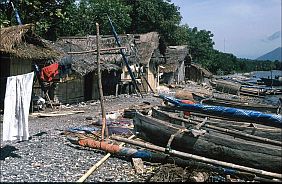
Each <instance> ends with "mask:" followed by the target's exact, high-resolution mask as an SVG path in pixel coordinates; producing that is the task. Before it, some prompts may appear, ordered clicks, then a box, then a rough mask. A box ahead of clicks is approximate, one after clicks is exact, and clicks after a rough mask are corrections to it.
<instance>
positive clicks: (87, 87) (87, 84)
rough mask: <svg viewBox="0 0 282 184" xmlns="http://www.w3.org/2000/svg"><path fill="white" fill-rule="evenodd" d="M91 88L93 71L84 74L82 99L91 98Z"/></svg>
mask: <svg viewBox="0 0 282 184" xmlns="http://www.w3.org/2000/svg"><path fill="white" fill-rule="evenodd" d="M92 89H93V72H89V73H88V74H86V75H85V76H84V100H85V101H88V100H92Z"/></svg>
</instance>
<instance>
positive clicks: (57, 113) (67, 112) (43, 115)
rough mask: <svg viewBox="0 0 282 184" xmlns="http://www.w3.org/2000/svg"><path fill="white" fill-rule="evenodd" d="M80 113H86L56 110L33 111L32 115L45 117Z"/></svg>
mask: <svg viewBox="0 0 282 184" xmlns="http://www.w3.org/2000/svg"><path fill="white" fill-rule="evenodd" d="M78 113H84V111H54V112H50V113H32V114H30V115H31V116H37V117H40V118H43V117H55V116H65V115H71V114H78Z"/></svg>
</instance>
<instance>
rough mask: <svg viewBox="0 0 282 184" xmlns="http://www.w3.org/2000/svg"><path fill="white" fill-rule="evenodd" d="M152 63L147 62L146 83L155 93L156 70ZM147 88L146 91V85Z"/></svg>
mask: <svg viewBox="0 0 282 184" xmlns="http://www.w3.org/2000/svg"><path fill="white" fill-rule="evenodd" d="M153 64H154V63H152V62H149V70H148V72H147V76H146V77H147V80H148V83H149V84H150V86H151V88H152V89H153V90H154V91H156V89H157V86H158V83H157V82H158V81H157V77H156V75H157V71H156V68H155V67H154V65H153ZM146 86H147V91H150V87H149V86H148V85H146Z"/></svg>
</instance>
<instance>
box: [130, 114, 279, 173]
mask: <svg viewBox="0 0 282 184" xmlns="http://www.w3.org/2000/svg"><path fill="white" fill-rule="evenodd" d="M200 124H201V123H200ZM134 128H135V130H136V132H138V136H140V137H141V138H142V139H144V140H147V141H149V142H151V143H153V144H155V145H159V146H165V147H167V148H168V149H170V148H172V149H176V150H179V151H183V152H187V153H192V154H196V155H200V156H205V157H207V158H211V159H217V160H221V161H225V162H232V163H234V164H239V165H242V166H247V167H252V168H256V169H262V170H266V171H270V172H276V173H282V155H281V152H282V148H281V145H280V146H279V145H273V144H268V143H263V142H260V141H255V140H250V139H247V138H243V137H234V135H229V134H225V133H223V132H221V131H218V130H212V131H211V130H207V129H205V128H203V127H201V126H197V125H195V126H190V127H185V126H182V125H176V124H171V123H169V122H167V121H163V120H159V119H157V118H154V117H152V116H146V115H142V114H140V113H138V112H137V113H136V115H135V117H134Z"/></svg>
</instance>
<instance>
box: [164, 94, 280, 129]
mask: <svg viewBox="0 0 282 184" xmlns="http://www.w3.org/2000/svg"><path fill="white" fill-rule="evenodd" d="M158 96H159V97H160V98H162V99H163V100H165V101H166V102H169V103H171V104H173V105H174V106H175V107H176V108H178V109H179V110H181V111H189V112H196V113H202V114H206V115H211V116H217V117H223V118H226V119H227V118H228V119H230V120H234V121H244V122H250V123H256V124H262V125H266V126H271V127H278V128H282V115H280V114H279V115H278V114H267V113H263V112H259V111H253V110H247V109H239V108H233V107H224V106H212V105H202V104H185V103H182V102H181V100H179V99H176V98H173V97H169V96H165V95H158Z"/></svg>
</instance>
